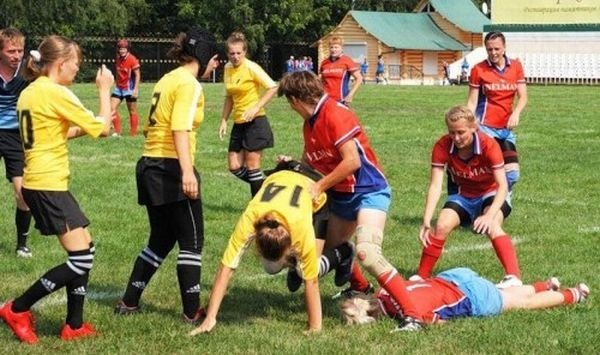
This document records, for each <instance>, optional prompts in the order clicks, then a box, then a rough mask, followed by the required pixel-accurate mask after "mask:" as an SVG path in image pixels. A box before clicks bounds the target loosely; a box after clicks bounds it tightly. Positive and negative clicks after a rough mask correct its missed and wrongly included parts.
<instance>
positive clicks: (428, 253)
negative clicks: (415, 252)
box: [417, 234, 446, 279]
mask: <svg viewBox="0 0 600 355" xmlns="http://www.w3.org/2000/svg"><path fill="white" fill-rule="evenodd" d="M429 240H430V241H431V244H429V245H428V246H426V247H425V248H423V252H422V253H421V262H419V271H417V274H419V276H421V277H422V278H424V279H427V278H429V277H431V272H432V271H433V267H434V266H435V264H436V263H437V261H438V259H439V258H440V256H441V255H442V251H443V250H444V243H446V240H445V239H437V238H436V237H435V236H434V235H433V234H429Z"/></svg>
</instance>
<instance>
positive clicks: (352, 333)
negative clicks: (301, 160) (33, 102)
mask: <svg viewBox="0 0 600 355" xmlns="http://www.w3.org/2000/svg"><path fill="white" fill-rule="evenodd" d="M204 88H205V92H206V102H207V104H206V117H205V122H204V124H203V125H202V126H201V128H200V132H199V137H198V142H199V143H198V152H197V159H196V162H197V164H196V165H197V167H198V169H199V170H200V171H201V174H202V178H203V180H202V194H203V203H204V211H205V230H206V233H205V239H206V242H205V249H204V256H203V261H204V265H203V270H202V287H203V291H202V300H203V303H206V301H207V299H208V293H209V291H210V285H211V282H212V280H213V277H214V274H215V271H216V267H217V265H218V263H219V260H220V256H221V253H222V252H223V250H224V248H225V245H226V243H227V240H228V238H229V234H230V232H231V230H232V228H233V225H234V223H235V222H236V220H237V218H238V216H239V214H240V213H241V211H242V210H243V208H244V207H245V204H246V202H247V200H248V197H249V192H248V186H246V185H244V184H242V183H240V182H239V181H238V180H236V179H235V178H233V177H232V176H230V174H229V173H228V171H227V167H226V150H227V142H226V141H223V142H222V141H219V139H218V137H217V130H218V124H219V119H220V113H221V107H222V101H223V87H222V86H221V85H218V84H206V85H204ZM73 89H74V91H75V92H76V93H77V94H78V95H79V97H80V98H81V99H82V101H83V102H84V103H86V105H89V107H91V108H95V107H96V105H97V99H96V94H95V89H94V88H93V87H92V86H91V85H76V86H74V88H73ZM151 89H152V87H151V85H150V84H144V85H143V86H142V92H141V97H142V99H141V102H140V104H139V106H140V113H141V116H143V117H144V116H146V114H147V112H148V108H149V105H148V102H149V96H150V91H151ZM466 91H467V90H466V88H465V87H399V86H375V85H367V86H364V87H363V88H361V90H360V92H359V94H358V95H357V98H356V100H355V102H354V107H353V108H354V109H355V110H356V111H357V112H358V114H359V116H360V117H361V120H362V122H363V124H364V126H365V127H366V130H367V131H368V134H369V136H370V139H371V141H372V144H373V146H374V147H375V150H376V151H377V153H378V155H379V159H380V161H381V163H382V165H383V166H384V169H385V170H386V173H387V176H388V178H389V180H390V183H391V185H392V188H393V191H394V198H393V203H392V207H391V211H390V214H389V219H388V224H387V228H386V233H385V235H386V238H385V242H384V254H385V255H386V256H387V257H388V258H389V259H390V260H391V261H392V262H393V263H394V264H395V265H397V267H398V268H399V270H400V271H401V272H402V273H404V275H406V276H409V275H411V274H412V273H413V272H414V270H415V268H416V266H417V263H418V259H419V256H420V251H421V249H420V244H419V242H418V240H417V235H418V230H419V226H420V221H421V213H422V209H423V204H424V198H425V193H426V188H427V185H428V177H429V159H430V150H431V147H432V144H433V142H434V141H435V139H436V138H437V137H438V136H440V135H441V134H443V133H444V132H445V126H444V124H443V121H442V117H443V113H444V112H445V111H446V110H447V109H448V108H449V107H450V106H452V105H455V104H459V103H464V102H465V100H466V95H467V92H466ZM529 94H530V103H529V105H528V107H527V109H526V111H525V113H524V114H523V115H522V122H521V125H520V126H519V128H518V130H517V133H518V136H519V142H518V147H519V152H520V155H521V162H522V163H521V171H522V178H521V181H520V182H519V184H518V185H517V187H516V191H515V197H514V201H513V202H514V211H513V214H512V215H511V217H510V218H509V219H508V220H507V222H506V224H505V229H506V230H507V231H508V232H509V233H511V234H512V236H513V237H514V239H515V240H516V241H517V243H518V244H517V252H518V255H519V258H520V262H521V267H522V271H523V277H524V280H525V281H535V280H538V279H545V278H547V277H548V276H550V275H556V276H559V277H560V278H561V281H562V282H563V284H564V285H572V284H574V283H576V282H578V281H582V280H584V281H586V282H587V283H588V285H589V286H590V287H591V289H592V296H591V298H590V299H589V300H588V302H587V303H585V304H582V305H578V306H575V307H564V308H556V309H552V310H543V311H523V312H514V313H509V314H503V315H501V316H499V317H494V318H488V319H464V320H458V321H455V322H452V323H450V324H448V325H444V326H435V327H431V328H429V329H428V330H427V331H425V332H421V333H418V334H398V333H396V334H389V330H390V329H392V328H393V326H394V323H393V322H392V321H391V320H385V321H382V322H380V323H378V324H376V325H371V326H365V327H353V328H349V327H346V326H343V325H342V324H341V322H340V321H339V315H338V310H337V306H338V305H337V303H336V302H334V301H332V300H330V297H329V296H330V295H332V294H334V293H335V292H336V289H335V287H334V286H333V282H332V280H331V277H327V278H325V279H324V280H323V281H322V286H321V292H322V299H323V313H324V324H323V332H322V333H321V334H319V335H316V336H313V337H305V336H303V335H302V334H301V331H302V330H303V329H304V327H305V320H306V315H305V312H304V303H303V297H302V292H299V293H297V294H289V293H288V292H287V289H286V286H285V275H283V274H282V275H277V276H267V275H265V274H264V273H263V272H262V271H261V268H260V266H259V263H258V261H257V260H256V258H255V256H254V254H253V253H251V252H250V253H248V254H247V255H246V257H245V259H244V261H243V263H242V267H241V268H240V269H239V270H238V272H237V273H236V275H235V278H234V281H233V285H232V287H231V289H230V291H229V294H228V296H227V297H226V298H225V300H224V303H223V305H222V310H221V313H220V316H219V323H218V324H217V327H216V328H215V330H214V331H213V333H211V334H210V335H204V336H197V337H194V338H189V337H187V336H186V334H187V332H188V331H189V330H191V327H190V326H188V325H186V324H183V322H181V305H180V300H179V293H178V288H177V281H176V273H175V261H176V260H175V259H176V257H175V256H173V255H171V256H170V257H169V258H167V260H166V261H165V263H164V264H163V266H162V267H161V269H160V270H159V272H158V273H157V274H156V276H155V278H154V279H153V280H152V283H151V284H150V286H149V288H148V289H147V290H146V292H145V294H144V297H143V299H142V302H143V306H144V309H145V311H146V312H144V313H143V314H140V315H136V316H131V317H124V318H120V317H115V316H114V315H113V314H112V307H113V305H114V304H115V302H116V301H117V299H118V298H119V297H120V295H121V294H122V292H123V290H124V287H125V283H126V281H127V278H128V277H129V273H130V271H131V267H132V264H133V261H134V259H135V257H136V256H137V254H138V253H139V251H140V250H141V248H143V246H144V245H145V243H146V240H147V234H148V223H147V220H146V214H145V211H144V209H143V208H142V207H140V206H138V205H137V204H136V190H135V180H134V166H135V162H136V160H137V159H138V157H139V155H140V154H141V152H142V146H143V138H142V137H136V138H129V137H123V138H120V139H115V138H109V139H104V140H93V139H89V138H82V139H78V140H75V141H72V142H71V143H70V146H69V149H70V157H71V162H72V165H71V171H72V175H71V185H70V189H71V191H72V192H73V194H74V195H75V196H76V197H77V199H78V200H79V202H80V205H81V206H82V208H83V210H84V211H85V213H86V214H87V216H88V217H89V218H90V220H91V221H92V224H91V226H90V230H91V233H92V235H93V237H94V240H95V242H96V245H97V254H96V260H95V264H94V269H93V271H92V274H91V281H90V285H89V292H90V293H91V296H90V299H89V300H88V302H87V304H86V313H85V316H86V319H88V320H90V321H92V322H93V323H94V324H95V325H96V326H97V328H98V329H99V331H100V333H101V336H99V337H97V338H95V339H89V340H85V341H79V342H76V343H63V342H61V341H60V340H58V338H57V333H58V330H59V327H60V326H61V325H62V323H63V322H64V320H63V319H64V315H65V307H66V306H65V301H64V299H65V297H64V291H62V290H61V291H59V292H57V293H56V294H54V295H52V296H50V297H48V298H47V299H44V300H42V301H41V302H40V303H39V304H38V305H36V307H35V312H36V314H37V315H38V321H37V327H38V332H39V334H40V336H41V341H40V345H38V346H34V347H29V346H24V345H21V344H19V343H18V342H17V341H16V340H15V339H14V338H13V336H12V334H11V333H10V331H9V330H8V328H7V327H6V326H4V325H0V343H1V344H2V346H1V347H0V353H7V354H10V353H17V352H28V353H45V352H47V351H48V350H50V351H55V352H65V353H111V354H112V353H142V352H144V353H151V354H162V353H189V352H194V353H247V354H259V353H357V354H358V353H377V354H392V353H422V354H432V353H468V354H472V353H550V352H551V353H578V354H585V353H596V352H597V349H598V348H597V347H598V344H600V336H599V335H598V334H599V332H600V327H599V325H600V312H599V311H598V307H597V306H598V304H597V301H596V295H595V292H596V291H597V290H599V289H600V281H599V278H598V276H597V275H598V261H599V255H600V238H599V237H600V222H599V220H598V218H599V216H600V207H599V206H600V179H599V178H598V170H599V168H600V121H599V120H598V118H599V117H598V112H600V101H599V100H598V88H595V87H539V86H533V87H530V88H529ZM124 106H125V105H121V114H122V117H127V114H126V112H125V107H124ZM268 114H269V117H270V120H271V124H272V126H273V130H274V133H275V138H276V146H275V148H274V149H270V150H268V151H266V153H265V157H264V166H266V167H268V166H271V165H272V164H271V162H273V161H274V159H275V156H276V155H277V154H281V153H287V154H292V155H295V156H298V154H299V153H300V152H301V149H302V144H301V130H300V127H301V119H300V118H299V117H298V116H297V115H296V114H295V113H293V112H292V111H291V110H290V109H289V107H288V105H287V103H286V102H285V100H282V99H276V100H274V101H273V102H272V103H271V104H270V105H269V107H268ZM125 121H126V119H125ZM124 125H125V126H126V127H125V128H124V131H127V129H128V127H127V123H126V122H124ZM2 166H3V164H2ZM0 169H2V168H0ZM0 196H4V199H5V203H3V204H2V205H0V220H1V221H3V222H2V223H1V224H0V236H1V238H0V277H1V281H0V282H1V283H2V287H0V301H2V300H5V299H8V298H12V297H15V296H16V295H18V294H20V293H21V292H23V291H24V289H26V288H27V287H28V286H29V285H30V284H31V283H32V282H33V281H34V280H36V278H38V277H39V276H40V275H41V274H42V273H43V272H45V271H46V270H47V269H48V268H49V267H51V266H53V265H56V264H59V263H62V262H64V260H65V253H64V252H63V251H62V249H61V248H60V247H59V246H58V244H57V242H56V240H55V238H54V237H51V238H46V237H42V236H40V235H39V234H38V232H37V231H33V232H32V237H31V242H30V244H31V247H32V249H33V253H34V258H33V259H31V260H21V259H16V258H15V257H14V250H13V248H14V225H13V219H14V203H13V202H12V201H11V200H12V191H11V187H10V185H9V184H7V183H4V184H0ZM456 266H469V267H472V268H473V269H475V270H477V271H479V272H480V273H481V274H482V275H484V276H486V277H488V278H490V279H492V280H498V279H500V278H501V276H502V269H501V267H500V265H499V262H498V261H497V259H496V257H495V255H494V252H493V251H492V250H491V249H490V247H489V242H488V241H487V240H486V239H484V238H482V237H479V236H477V235H474V234H472V233H470V232H468V231H465V230H463V231H458V232H456V233H454V234H453V236H452V237H451V239H450V240H449V242H448V243H447V252H446V253H445V254H444V256H443V257H442V259H441V260H440V262H439V264H438V268H437V270H442V269H447V268H450V267H456ZM594 349H596V350H594Z"/></svg>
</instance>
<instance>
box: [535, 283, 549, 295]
mask: <svg viewBox="0 0 600 355" xmlns="http://www.w3.org/2000/svg"><path fill="white" fill-rule="evenodd" d="M531 286H533V289H534V290H535V293H538V292H544V291H548V290H550V289H551V286H550V285H549V282H548V281H538V282H534V283H532V284H531Z"/></svg>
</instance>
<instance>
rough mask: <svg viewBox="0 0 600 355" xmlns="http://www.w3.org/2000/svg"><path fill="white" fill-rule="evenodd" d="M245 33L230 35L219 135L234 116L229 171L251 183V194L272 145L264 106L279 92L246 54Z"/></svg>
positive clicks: (260, 181) (267, 76)
mask: <svg viewBox="0 0 600 355" xmlns="http://www.w3.org/2000/svg"><path fill="white" fill-rule="evenodd" d="M247 49H248V47H247V43H246V36H244V34H243V33H241V32H234V33H232V34H231V35H230V36H229V38H228V39H227V56H228V57H229V62H228V63H227V64H225V73H224V82H225V102H224V103H223V114H222V119H221V124H220V126H219V138H220V139H223V137H224V136H225V134H226V132H227V120H228V119H229V116H230V115H232V116H233V128H232V130H231V137H230V139H229V148H228V156H227V161H228V166H229V171H230V172H231V173H232V174H233V175H235V177H237V178H239V179H240V180H242V181H245V182H247V183H248V184H250V193H251V194H252V196H254V195H255V194H256V192H258V190H259V189H260V186H261V185H262V182H263V180H264V179H265V175H264V173H263V172H262V171H261V169H260V163H261V159H262V151H263V149H265V148H271V147H273V132H272V131H271V126H270V125H269V121H268V120H267V115H266V111H265V106H266V105H267V104H268V103H269V101H271V99H272V98H273V96H275V93H277V84H276V83H275V82H274V81H273V79H271V77H269V75H268V74H267V73H265V71H264V70H263V69H262V68H261V67H260V65H258V64H256V63H255V62H253V61H251V60H250V59H247V58H246V50H247Z"/></svg>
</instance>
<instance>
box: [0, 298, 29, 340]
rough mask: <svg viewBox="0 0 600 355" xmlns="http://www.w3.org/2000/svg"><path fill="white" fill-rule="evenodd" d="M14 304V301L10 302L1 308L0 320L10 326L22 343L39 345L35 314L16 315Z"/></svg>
mask: <svg viewBox="0 0 600 355" xmlns="http://www.w3.org/2000/svg"><path fill="white" fill-rule="evenodd" d="M12 304H13V301H12V300H10V301H8V302H6V303H5V304H4V305H3V306H2V308H0V318H2V319H3V320H4V322H5V323H6V324H8V326H9V327H10V329H11V330H12V331H13V333H14V334H15V336H16V337H17V338H19V340H20V341H22V342H24V343H28V344H35V343H37V342H38V337H37V334H36V333H35V324H34V318H33V313H31V311H26V312H20V313H15V312H13V311H12Z"/></svg>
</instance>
